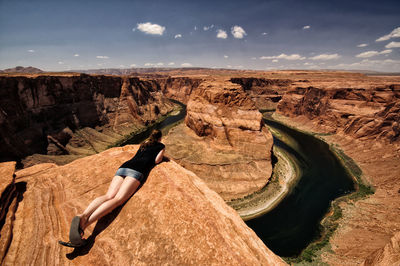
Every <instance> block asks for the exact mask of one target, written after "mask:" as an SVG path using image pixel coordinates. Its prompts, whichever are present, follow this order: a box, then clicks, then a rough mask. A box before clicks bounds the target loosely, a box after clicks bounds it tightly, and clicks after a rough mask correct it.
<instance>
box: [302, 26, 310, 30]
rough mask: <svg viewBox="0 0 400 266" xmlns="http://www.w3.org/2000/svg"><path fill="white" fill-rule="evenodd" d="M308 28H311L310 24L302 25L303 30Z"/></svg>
mask: <svg viewBox="0 0 400 266" xmlns="http://www.w3.org/2000/svg"><path fill="white" fill-rule="evenodd" d="M309 28H311V26H310V25H306V26H304V27H303V30H308V29H309Z"/></svg>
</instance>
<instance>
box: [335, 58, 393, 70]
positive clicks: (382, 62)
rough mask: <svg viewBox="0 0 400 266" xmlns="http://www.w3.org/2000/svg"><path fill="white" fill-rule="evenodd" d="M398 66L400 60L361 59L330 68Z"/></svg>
mask: <svg viewBox="0 0 400 266" xmlns="http://www.w3.org/2000/svg"><path fill="white" fill-rule="evenodd" d="M388 66H390V67H400V60H392V59H385V60H369V59H363V60H362V61H360V62H355V63H352V64H338V65H336V66H332V68H359V67H370V68H373V69H375V68H382V67H388Z"/></svg>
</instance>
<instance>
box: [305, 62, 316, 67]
mask: <svg viewBox="0 0 400 266" xmlns="http://www.w3.org/2000/svg"><path fill="white" fill-rule="evenodd" d="M303 65H305V66H312V65H314V63H309V62H305V63H304V64H303Z"/></svg>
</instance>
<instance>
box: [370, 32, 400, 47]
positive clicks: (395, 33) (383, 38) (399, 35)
mask: <svg viewBox="0 0 400 266" xmlns="http://www.w3.org/2000/svg"><path fill="white" fill-rule="evenodd" d="M399 37H400V27H397V28H395V29H394V30H392V32H391V33H389V34H387V35H384V36H382V37H380V38H378V39H376V42H382V41H387V40H389V39H391V38H399ZM386 48H388V47H386ZM389 48H390V47H389Z"/></svg>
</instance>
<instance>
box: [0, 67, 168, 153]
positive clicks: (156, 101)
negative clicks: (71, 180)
mask: <svg viewBox="0 0 400 266" xmlns="http://www.w3.org/2000/svg"><path fill="white" fill-rule="evenodd" d="M172 109H173V104H172V103H170V102H169V101H168V100H167V99H165V98H164V97H163V95H162V93H161V92H160V91H159V88H158V87H157V86H156V84H155V83H154V82H151V81H142V80H140V79H138V78H121V77H111V76H89V75H69V76H66V75H64V76H49V75H46V76H36V77H24V76H12V77H0V136H1V139H0V157H1V159H2V160H4V159H7V158H14V159H15V158H23V157H25V156H27V155H30V154H34V153H41V154H54V155H58V154H87V153H88V154H90V153H95V152H98V151H100V150H104V148H105V147H106V146H107V145H110V144H112V143H113V142H116V141H117V140H118V139H119V138H122V137H123V135H124V134H129V133H130V132H132V131H133V130H135V129H138V128H140V127H142V126H143V125H145V124H148V123H150V122H152V121H155V120H157V118H159V117H160V116H161V115H164V114H166V113H167V112H169V111H171V110H172ZM96 127H97V129H96V130H95V129H94V128H96ZM81 129H85V130H81ZM100 131H101V132H100Z"/></svg>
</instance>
